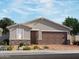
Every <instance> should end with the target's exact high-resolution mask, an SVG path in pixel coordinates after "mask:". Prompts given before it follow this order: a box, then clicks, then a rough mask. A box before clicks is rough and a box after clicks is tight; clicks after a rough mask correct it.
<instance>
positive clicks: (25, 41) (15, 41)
mask: <svg viewBox="0 0 79 59" xmlns="http://www.w3.org/2000/svg"><path fill="white" fill-rule="evenodd" d="M9 42H10V43H9V44H10V45H19V44H20V43H24V44H30V40H10V41H9Z"/></svg>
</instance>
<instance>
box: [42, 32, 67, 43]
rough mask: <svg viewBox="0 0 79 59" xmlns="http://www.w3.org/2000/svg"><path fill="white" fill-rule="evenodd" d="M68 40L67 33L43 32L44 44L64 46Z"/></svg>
mask: <svg viewBox="0 0 79 59" xmlns="http://www.w3.org/2000/svg"><path fill="white" fill-rule="evenodd" d="M66 38H67V33H66V32H42V43H46V44H63V43H64V42H65V40H66Z"/></svg>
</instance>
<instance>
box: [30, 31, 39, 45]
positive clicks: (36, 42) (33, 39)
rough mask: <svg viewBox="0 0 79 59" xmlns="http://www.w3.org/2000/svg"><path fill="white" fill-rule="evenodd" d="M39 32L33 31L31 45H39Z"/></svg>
mask: <svg viewBox="0 0 79 59" xmlns="http://www.w3.org/2000/svg"><path fill="white" fill-rule="evenodd" d="M37 40H38V31H31V44H38V41H37Z"/></svg>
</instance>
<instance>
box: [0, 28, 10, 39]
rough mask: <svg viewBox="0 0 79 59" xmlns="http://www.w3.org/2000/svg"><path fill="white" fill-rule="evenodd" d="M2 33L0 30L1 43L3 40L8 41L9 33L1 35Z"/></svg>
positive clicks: (0, 29)
mask: <svg viewBox="0 0 79 59" xmlns="http://www.w3.org/2000/svg"><path fill="white" fill-rule="evenodd" d="M2 32H3V29H2V28H0V41H3V40H5V39H9V33H7V34H3V33H2Z"/></svg>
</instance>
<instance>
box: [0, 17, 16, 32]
mask: <svg viewBox="0 0 79 59" xmlns="http://www.w3.org/2000/svg"><path fill="white" fill-rule="evenodd" d="M13 24H15V22H14V21H13V20H11V19H9V18H7V17H4V18H2V19H1V20H0V27H1V28H2V29H3V34H6V33H7V32H9V31H8V29H7V28H6V27H7V26H10V25H13Z"/></svg>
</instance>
